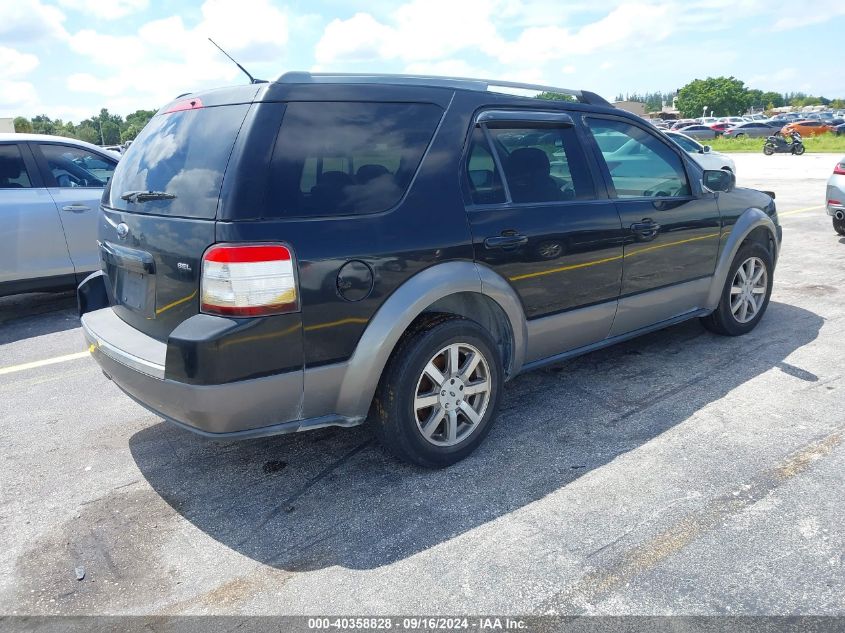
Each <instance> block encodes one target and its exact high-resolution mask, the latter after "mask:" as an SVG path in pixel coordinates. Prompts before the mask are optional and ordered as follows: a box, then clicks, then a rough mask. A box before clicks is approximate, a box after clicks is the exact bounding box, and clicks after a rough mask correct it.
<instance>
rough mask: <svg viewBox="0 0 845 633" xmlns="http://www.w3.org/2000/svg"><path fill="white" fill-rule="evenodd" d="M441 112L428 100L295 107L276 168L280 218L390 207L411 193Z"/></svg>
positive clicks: (288, 116) (285, 127) (289, 112)
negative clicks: (426, 101) (423, 101)
mask: <svg viewBox="0 0 845 633" xmlns="http://www.w3.org/2000/svg"><path fill="white" fill-rule="evenodd" d="M442 115H443V111H442V109H441V108H440V107H438V106H436V105H432V104H423V103H345V102H331V103H326V102H320V103H311V102H294V103H289V104H288V105H287V108H286V110H285V115H284V119H283V120H282V126H281V129H280V130H279V136H278V139H277V141H276V147H275V150H274V155H273V165H272V168H271V172H272V173H271V183H272V184H271V192H272V196H273V198H272V199H273V200H274V201H276V202H277V207H276V208H277V209H278V213H279V214H280V215H289V216H320V215H322V216H325V215H359V214H366V213H378V212H380V211H385V210H387V209H390V208H391V207H393V206H394V205H396V204H397V203H398V202H399V200H400V199H401V198H402V196H403V195H404V194H405V192H406V191H407V189H408V186H409V185H410V183H411V180H412V179H413V176H414V174H415V173H416V171H417V168H418V167H419V164H420V161H421V160H422V157H423V154H424V153H425V151H426V149H427V148H428V145H429V143H430V142H431V139H432V136H433V135H434V131H435V129H436V128H437V125H438V123H439V122H440V118H441V117H442Z"/></svg>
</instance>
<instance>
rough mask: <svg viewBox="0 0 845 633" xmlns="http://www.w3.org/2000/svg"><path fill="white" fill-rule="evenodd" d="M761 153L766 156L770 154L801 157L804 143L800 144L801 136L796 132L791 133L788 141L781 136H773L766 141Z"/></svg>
mask: <svg viewBox="0 0 845 633" xmlns="http://www.w3.org/2000/svg"><path fill="white" fill-rule="evenodd" d="M763 153H764V154H765V155H766V156H771V155H772V154H795V155H796V156H801V154H803V153H804V143H802V142H801V135H800V134H799V133H798V132H793V133H792V134H790V135H789V141H788V142H787V140H786V139H785V138H784V137H783V136H781V135H780V134H775V135H774V136H770V137H769V138H767V139H766V142H765V143H764V144H763Z"/></svg>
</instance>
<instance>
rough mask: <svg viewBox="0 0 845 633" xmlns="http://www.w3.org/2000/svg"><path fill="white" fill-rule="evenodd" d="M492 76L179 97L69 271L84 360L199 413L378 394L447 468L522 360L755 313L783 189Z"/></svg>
mask: <svg viewBox="0 0 845 633" xmlns="http://www.w3.org/2000/svg"><path fill="white" fill-rule="evenodd" d="M518 85H519V86H521V87H524V88H528V89H533V90H536V91H538V92H539V91H540V90H543V88H541V87H538V86H533V87H529V86H526V85H522V84H518ZM512 87H513V84H509V88H512ZM495 90H496V86H495V85H494V84H491V83H489V82H486V81H482V80H466V79H462V80H455V79H443V78H422V77H403V76H373V75H369V76H355V77H350V76H331V75H320V74H311V73H289V74H286V75H283V76H282V77H280V78H279V79H277V80H276V81H273V82H270V83H263V84H258V85H243V86H238V87H234V88H230V89H223V90H216V91H209V92H204V93H200V94H192V95H189V96H187V97H184V98H182V99H179V100H177V101H176V102H174V103H170V104H168V105H166V106H165V107H164V108H163V109H162V110H161V111H159V112H158V113H157V114H156V116H154V117H153V119H152V120H151V121H150V123H148V124H147V126H146V127H145V128H144V130H143V131H142V132H141V133H140V134H139V136H138V138H137V139H136V140H135V142H134V143H133V144H132V146H131V147H130V148H129V150H127V152H126V154H125V155H124V157H123V158H122V160H121V161H120V163H119V164H118V166H117V169H116V170H115V173H114V177H113V178H112V180H111V183H110V186H109V187H108V189H107V190H106V192H105V194H104V198H103V210H102V214H101V221H100V236H99V239H100V242H101V243H102V255H103V262H104V264H103V269H102V270H101V271H100V272H98V273H96V274H94V275H92V276H91V277H89V278H88V279H86V280H85V281H84V282H83V283H82V284H81V285H80V287H79V291H78V296H79V303H80V311H81V313H82V326H83V330H84V332H85V336H86V339H87V341H88V342H89V349H91V350H92V355H93V357H94V358H95V359H96V361H97V362H98V363H99V364H100V365H101V367H102V369H103V371H104V372H105V374H106V375H107V376H109V377H110V378H111V379H112V380H113V381H114V382H115V383H116V384H117V385H118V386H119V387H120V388H121V389H123V390H124V391H125V392H126V393H128V394H129V395H130V396H131V397H132V398H133V399H134V400H136V401H137V402H140V403H143V405H144V406H146V407H147V408H149V409H150V410H151V411H153V412H155V413H156V414H157V415H160V416H162V417H164V418H165V419H168V420H172V421H174V422H176V423H177V424H178V425H180V426H182V427H183V428H187V429H190V430H193V431H196V432H199V433H201V434H204V435H206V436H210V437H217V438H220V437H224V438H245V437H257V436H264V435H271V434H275V433H287V432H292V431H300V430H306V429H309V428H320V427H325V426H332V425H337V426H353V425H356V424H360V423H362V422H364V420H365V419H367V417H368V414H369V413H370V412H372V424H373V426H374V430H375V433H376V435H377V436H378V437H379V438H380V439H381V442H382V443H383V445H384V446H386V447H387V448H388V449H389V450H390V451H391V452H392V453H393V454H394V455H396V456H398V457H399V458H401V459H404V460H407V461H410V462H413V463H416V464H420V465H423V466H429V467H440V466H446V465H448V464H451V463H454V462H456V461H458V460H460V459H462V458H463V457H466V456H467V455H468V454H469V453H470V452H471V451H473V450H474V449H475V448H476V447H477V446H478V445H479V444H480V443H481V442H482V440H483V439H484V437H485V435H486V434H487V433H488V432H489V430H490V427H491V424H492V423H493V419H494V416H495V414H496V410H497V408H498V404H499V401H500V400H501V398H502V395H503V383H504V381H505V380H508V379H510V378H512V377H514V376H516V375H518V374H520V373H522V372H525V371H528V370H531V369H535V368H538V367H542V366H546V365H551V364H555V363H559V362H561V361H563V360H564V359H567V358H571V357H573V356H575V355H578V354H583V353H585V352H588V351H591V350H594V349H598V348H601V347H605V346H608V345H611V344H613V343H615V342H618V341H622V340H626V339H628V338H630V337H633V336H635V335H638V334H641V333H645V332H651V331H654V330H657V329H660V328H663V327H666V326H669V325H672V324H675V323H678V322H680V321H683V320H686V319H691V318H696V317H701V318H703V319H704V321H703V323H704V324H705V325H706V327H708V328H710V329H712V330H713V331H716V332H719V333H722V334H728V335H740V334H745V333H747V332H749V331H751V330H752V329H753V328H754V327H755V326H756V325H757V323H759V321H760V319H761V317H762V316H763V314H764V312H765V310H766V306H767V305H768V301H769V295H770V293H771V289H772V281H773V274H774V268H775V262H776V260H777V255H778V252H779V248H780V239H781V230H780V228H779V226H778V220H777V213H776V209H775V203H774V200H773V199H772V198H771V197H770V196H769V195H766V194H764V193H761V192H758V191H753V190H749V189H740V188H736V187H735V179H734V176H733V175H732V174H731V173H729V172H726V171H722V170H718V171H710V170H703V169H702V168H701V167H700V166H699V165H698V164H697V163H696V162H695V161H694V160H693V159H692V158H691V157H690V156H689V155H688V154H687V153H686V152H685V151H683V150H682V149H681V148H680V147H679V146H678V145H677V144H676V143H674V142H673V141H671V140H670V139H669V138H667V137H666V136H665V135H664V134H662V133H661V132H659V131H658V130H655V129H654V128H653V127H652V126H650V125H649V124H647V123H646V122H645V121H643V120H642V119H640V118H639V117H637V116H636V115H633V114H630V113H627V112H624V111H622V110H619V109H616V108H613V107H612V106H611V105H610V104H609V103H608V102H607V101H605V100H604V99H602V98H601V97H598V96H597V95H594V94H592V93H589V92H581V91H565V90H562V89H555V91H560V92H564V93H569V94H573V96H575V97H576V98H577V99H578V101H579V103H568V102H565V101H546V100H541V99H532V98H528V97H524V96H522V97H520V96H515V95H512V94H505V93H504V92H502V93H498V92H495ZM631 141H633V142H634V144H636V145H637V147H636V148H634V149H635V150H636V151H632V152H630V153H629V154H626V155H624V156H623V155H618V154H616V155H615V154H614V153H615V152H616V151H617V150H618V149H619V148H620V147H622V146H624V145H625V144H626V143H629V142H631ZM543 240H545V241H549V242H555V243H556V244H557V246H553V245H551V244H547V245H546V246H545V247H544V252H545V254H544V256H543V257H537V248H533V247H532V248H530V249H528V250H526V247H527V246H528V245H530V244H532V243H533V244H537V245H539V244H540V243H541V241H543Z"/></svg>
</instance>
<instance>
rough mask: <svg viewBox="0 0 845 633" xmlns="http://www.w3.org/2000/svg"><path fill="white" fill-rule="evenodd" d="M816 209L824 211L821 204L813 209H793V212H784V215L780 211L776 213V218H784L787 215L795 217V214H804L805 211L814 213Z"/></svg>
mask: <svg viewBox="0 0 845 633" xmlns="http://www.w3.org/2000/svg"><path fill="white" fill-rule="evenodd" d="M816 209H824V205H823V204H817V205H816V206H814V207H804V208H803V209H794V210H793V211H786V212H784V213H781V212H780V211H778V217H779V218H784V217H786V216H787V215H795V214H796V213H804V212H805V211H815V210H816Z"/></svg>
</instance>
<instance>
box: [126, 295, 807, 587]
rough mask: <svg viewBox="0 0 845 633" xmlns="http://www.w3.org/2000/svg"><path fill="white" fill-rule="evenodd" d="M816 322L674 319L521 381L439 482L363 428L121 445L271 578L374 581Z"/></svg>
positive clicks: (794, 341) (627, 440)
mask: <svg viewBox="0 0 845 633" xmlns="http://www.w3.org/2000/svg"><path fill="white" fill-rule="evenodd" d="M822 323H823V319H822V318H821V317H819V316H818V315H816V314H814V313H812V312H809V311H807V310H804V309H801V308H797V307H795V306H791V305H786V304H781V303H772V304H771V305H770V306H769V310H768V314H767V315H766V316H765V318H764V319H763V321H762V322H761V324H760V326H758V328H757V329H756V330H755V331H754V332H753V333H751V334H749V335H747V336H744V337H739V338H724V337H718V336H715V335H712V334H710V333H708V332H706V331H705V330H703V328H702V327H701V326H700V325H699V324H698V322H695V321H693V322H688V323H685V324H682V325H679V326H676V327H673V328H670V329H668V330H664V331H662V332H657V333H654V334H651V335H648V336H645V337H641V338H639V339H636V340H634V341H630V342H628V343H624V344H621V345H617V346H615V347H612V348H609V349H607V350H602V351H599V352H595V353H592V354H589V355H587V356H583V357H580V358H578V359H574V360H572V361H570V362H568V363H566V364H563V365H560V366H558V367H555V368H552V369H549V370H545V371H540V372H535V373H532V374H527V375H525V376H521V377H519V378H517V379H515V380H514V381H512V382H511V383H509V385H508V386H507V388H506V393H505V396H504V399H503V403H502V405H503V406H502V410H501V412H500V414H499V417H498V420H497V422H496V426H495V427H494V429H493V431H492V432H491V434H490V436H489V437H488V439H487V441H486V442H485V443H484V444H483V445H482V446H481V447H480V449H479V450H478V451H477V452H476V453H475V454H474V455H472V456H471V457H470V458H469V459H467V460H465V461H463V462H461V463H459V464H457V465H455V466H453V467H451V468H449V469H446V470H441V471H424V470H420V469H416V468H413V467H409V466H405V465H403V464H399V463H397V462H395V461H393V460H392V459H391V458H390V457H388V456H387V455H386V454H385V453H384V452H383V451H382V449H381V448H380V447H379V446H378V444H377V443H376V442H375V441H374V440H373V438H372V436H371V434H370V432H369V430H368V428H367V427H366V426H365V427H361V428H359V429H352V430H340V429H335V430H333V429H325V430H321V431H315V432H311V433H303V434H299V435H288V436H278V437H274V438H267V439H262V440H252V441H246V442H240V443H218V442H212V441H206V440H203V439H201V438H198V437H196V436H193V435H192V434H189V433H186V432H184V431H181V430H178V429H175V428H173V427H171V426H170V425H166V424H163V423H162V424H157V425H154V426H152V427H149V428H146V429H144V430H143V431H140V432H138V433H136V434H135V435H134V436H133V437H132V438H131V439H130V449H131V452H132V455H133V457H134V459H135V461H136V463H137V465H138V467H139V469H140V470H141V473H142V474H143V475H144V477H145V478H146V479H147V481H148V482H149V483H150V485H151V486H152V487H153V488H154V489H155V491H156V492H157V493H158V494H159V495H160V496H161V497H162V498H163V499H164V500H165V501H166V502H167V503H168V504H170V506H172V507H173V509H174V510H176V511H177V512H178V513H180V514H181V515H182V516H183V517H184V518H185V519H187V520H188V521H190V522H191V523H192V524H193V525H194V526H196V527H197V528H199V529H200V530H202V531H203V532H205V533H207V534H208V535H209V536H211V537H212V538H214V539H216V540H217V541H219V542H220V543H222V544H224V545H226V546H227V547H230V548H232V549H233V550H235V551H237V552H239V553H241V554H243V555H246V556H249V557H251V558H253V559H255V560H257V561H260V562H262V563H265V564H268V565H272V566H275V567H278V568H282V569H285V570H291V571H295V570H313V569H321V568H325V567H329V566H332V565H340V566H342V567H346V568H353V569H372V568H377V567H380V566H383V565H387V564H390V563H392V562H394V561H397V560H401V559H404V558H407V557H409V556H411V555H413V554H415V553H418V552H421V551H424V550H427V549H429V548H431V547H434V546H436V545H438V544H439V543H442V542H445V541H447V540H449V539H450V538H452V537H454V536H456V535H458V534H461V533H463V532H466V531H468V530H471V529H473V528H475V527H477V526H479V525H482V524H485V523H487V522H489V521H493V520H495V519H496V518H498V517H501V516H503V515H506V514H508V513H510V512H512V511H514V510H516V509H518V508H522V507H524V506H526V505H527V504H530V503H532V502H533V501H536V500H538V499H540V498H542V497H544V496H546V495H548V494H550V493H552V492H555V491H556V490H558V489H560V488H562V487H564V486H566V485H567V484H569V483H570V482H572V481H574V480H575V479H577V478H578V477H580V476H582V475H584V474H585V473H588V472H590V471H591V470H593V469H597V468H600V467H602V466H603V465H604V464H606V463H608V462H610V461H611V460H613V459H614V458H615V457H617V456H618V455H620V454H622V453H626V452H628V451H631V450H633V449H635V448H637V447H638V446H640V445H642V444H645V443H647V442H649V441H650V440H651V439H653V438H654V437H656V436H658V435H660V434H661V433H663V432H664V431H666V430H667V429H669V428H671V427H673V426H675V425H677V424H680V423H683V422H684V421H685V420H687V419H688V418H689V417H690V416H691V415H692V414H693V413H695V412H696V411H698V410H699V409H702V408H703V407H706V406H707V405H708V404H710V403H711V402H714V401H716V400H718V399H719V398H721V397H723V396H724V395H725V394H727V393H728V392H730V391H732V390H733V389H734V388H736V387H738V386H740V385H742V384H743V383H745V382H747V381H749V380H751V379H753V378H754V377H755V376H758V375H760V374H762V373H764V372H766V371H768V370H771V369H772V368H775V367H778V368H780V370H782V371H786V372H788V373H791V374H792V375H798V377H801V378H804V379H806V380H812V376H813V375H812V374H810V373H809V372H804V370H801V369H800V368H797V367H795V366H794V365H790V364H788V363H785V362H784V360H785V359H786V358H787V357H788V356H789V355H790V354H791V353H792V352H794V351H795V350H796V349H798V348H800V347H801V346H803V345H806V344H807V343H809V342H811V341H812V340H814V339H815V338H816V336H817V335H818V332H819V329H820V328H821V326H822Z"/></svg>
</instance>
